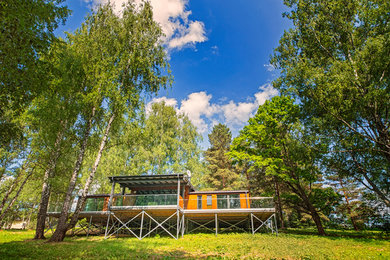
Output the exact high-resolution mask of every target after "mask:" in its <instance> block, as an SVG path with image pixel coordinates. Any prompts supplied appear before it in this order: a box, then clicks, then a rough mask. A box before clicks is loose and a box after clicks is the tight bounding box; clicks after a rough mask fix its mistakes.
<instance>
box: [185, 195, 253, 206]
mask: <svg viewBox="0 0 390 260" xmlns="http://www.w3.org/2000/svg"><path fill="white" fill-rule="evenodd" d="M208 195H211V196H212V202H211V205H210V206H208V205H207V196H208ZM221 195H222V194H221ZM223 195H225V194H223ZM198 196H202V209H218V204H217V194H199V195H198V194H190V195H188V200H187V202H186V204H187V205H186V206H187V207H186V209H198ZM240 204H241V208H250V204H249V194H245V193H240Z"/></svg>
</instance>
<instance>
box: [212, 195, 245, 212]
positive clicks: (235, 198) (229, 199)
mask: <svg viewBox="0 0 390 260" xmlns="http://www.w3.org/2000/svg"><path fill="white" fill-rule="evenodd" d="M217 207H218V208H219V209H237V208H240V207H241V203H240V194H229V195H217Z"/></svg>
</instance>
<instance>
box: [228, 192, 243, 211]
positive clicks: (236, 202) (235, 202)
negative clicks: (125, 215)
mask: <svg viewBox="0 0 390 260" xmlns="http://www.w3.org/2000/svg"><path fill="white" fill-rule="evenodd" d="M240 207H241V203H240V194H231V195H229V208H231V209H238V208H240Z"/></svg>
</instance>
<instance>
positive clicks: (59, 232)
mask: <svg viewBox="0 0 390 260" xmlns="http://www.w3.org/2000/svg"><path fill="white" fill-rule="evenodd" d="M114 118H115V114H114V113H113V114H112V115H111V117H110V119H109V121H108V123H107V126H106V129H105V131H104V135H103V137H102V140H101V142H100V146H99V151H98V154H97V156H96V159H95V163H94V165H93V167H92V170H91V172H90V174H89V176H88V179H87V181H86V183H85V185H84V189H83V192H82V194H81V196H80V197H79V199H78V201H77V206H76V210H75V212H74V213H73V216H72V218H71V220H70V222H69V223H67V216H66V218H64V217H63V215H62V214H61V217H60V219H61V218H62V220H61V223H60V220H59V221H58V224H57V228H56V230H55V232H54V234H53V236H52V237H51V238H50V240H49V241H50V242H61V241H63V240H64V238H65V234H66V231H68V230H69V229H70V228H72V227H74V226H75V225H76V223H77V221H78V217H79V214H80V212H81V211H82V210H83V209H84V206H85V200H86V196H87V194H88V190H89V187H90V185H91V183H92V181H93V178H94V176H95V173H96V170H97V168H98V166H99V163H100V159H101V157H102V153H103V150H104V147H105V146H106V143H107V138H108V134H109V133H110V129H111V125H112V122H113V121H114ZM64 204H65V203H64Z"/></svg>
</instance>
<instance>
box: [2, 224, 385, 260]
mask: <svg viewBox="0 0 390 260" xmlns="http://www.w3.org/2000/svg"><path fill="white" fill-rule="evenodd" d="M313 233H314V231H312V230H291V231H288V233H286V234H284V233H280V234H279V235H278V236H275V235H273V234H255V235H252V234H234V233H232V234H219V235H218V236H217V237H216V236H215V235H214V234H188V235H184V237H183V238H180V239H179V240H175V239H172V238H171V237H151V238H144V239H143V240H142V241H139V240H138V239H136V238H118V239H108V240H104V238H103V237H94V236H90V237H89V238H85V237H72V238H66V239H65V241H66V243H61V244H52V243H45V242H44V241H34V240H29V239H31V238H32V237H33V234H32V232H31V231H1V232H0V255H2V256H3V258H26V257H27V258H30V259H41V258H42V256H45V258H47V259H58V258H60V259H62V258H73V259H75V258H76V259H77V258H80V259H81V258H96V259H107V258H110V259H122V258H137V259H140V258H141V259H151V258H152V259H153V258H163V259H178V258H185V259H200V258H212V259H213V258H215V259H220V258H227V259H247V258H248V259H363V258H370V259H386V258H389V257H390V254H389V251H388V250H387V248H388V247H389V246H390V242H389V241H386V240H381V236H380V233H379V232H346V231H338V230H330V231H329V234H331V235H330V236H329V237H318V236H316V235H314V234H313Z"/></svg>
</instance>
